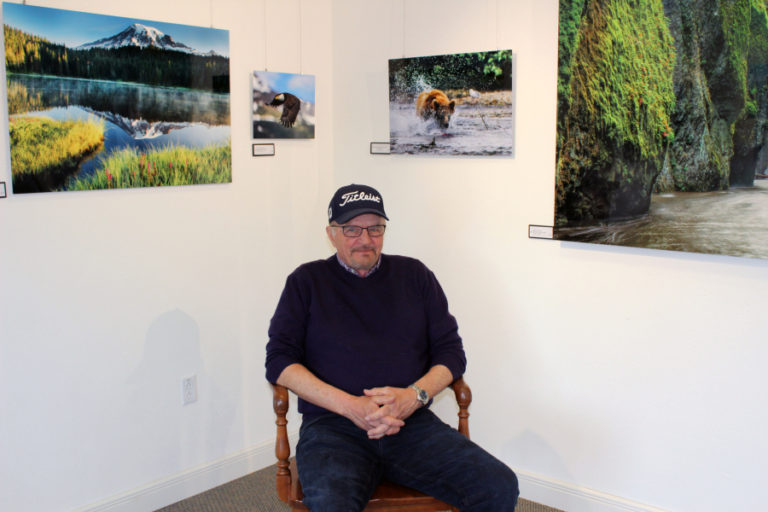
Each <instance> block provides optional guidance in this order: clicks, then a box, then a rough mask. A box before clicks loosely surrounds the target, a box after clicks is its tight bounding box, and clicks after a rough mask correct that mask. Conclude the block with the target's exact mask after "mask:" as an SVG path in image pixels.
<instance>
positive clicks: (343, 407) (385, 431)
mask: <svg viewBox="0 0 768 512" xmlns="http://www.w3.org/2000/svg"><path fill="white" fill-rule="evenodd" d="M277 383H278V384H280V385H281V386H285V387H286V388H288V389H290V390H291V391H293V392H294V393H296V394H297V395H298V396H299V397H301V398H302V399H304V400H306V401H308V402H311V403H313V404H315V405H318V406H320V407H322V408H324V409H327V410H329V411H331V412H335V413H336V414H340V415H342V416H344V417H345V418H347V419H349V420H350V421H352V422H353V423H354V424H355V425H357V426H358V427H360V428H361V429H363V430H365V431H366V432H367V433H368V437H370V438H371V439H379V438H381V437H383V436H385V435H392V434H396V433H398V432H399V431H400V427H402V426H403V425H404V424H405V423H404V422H403V421H402V419H400V418H396V417H393V416H392V415H389V414H379V415H376V416H374V414H375V413H376V412H377V411H380V405H385V404H389V403H391V402H392V401H393V398H391V397H386V396H381V397H377V399H376V400H374V399H371V398H369V397H367V396H354V395H350V394H349V393H347V392H345V391H343V390H341V389H339V388H337V387H334V386H331V385H330V384H328V383H326V382H323V381H322V380H320V379H318V378H317V377H316V376H315V375H314V374H313V373H312V372H310V371H309V370H308V369H307V368H306V367H305V366H304V365H301V364H298V363H295V364H291V365H289V366H287V367H286V368H285V369H284V370H283V371H282V372H281V373H280V376H279V377H278V378H277ZM424 389H426V388H424ZM410 391H412V392H413V390H412V389H411V390H410ZM366 417H372V418H371V419H370V420H368V419H366Z"/></svg>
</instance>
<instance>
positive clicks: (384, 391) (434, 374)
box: [365, 364, 453, 421]
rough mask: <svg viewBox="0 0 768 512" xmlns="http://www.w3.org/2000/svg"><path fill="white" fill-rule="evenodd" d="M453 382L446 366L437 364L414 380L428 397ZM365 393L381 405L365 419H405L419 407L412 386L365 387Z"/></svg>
mask: <svg viewBox="0 0 768 512" xmlns="http://www.w3.org/2000/svg"><path fill="white" fill-rule="evenodd" d="M451 382H453V374H452V373H451V370H449V369H448V367H447V366H444V365H442V364H437V365H435V366H433V367H432V368H430V369H429V371H428V372H427V373H425V374H424V375H423V376H422V377H421V378H420V379H419V380H417V381H416V382H414V384H416V385H417V386H418V387H420V388H421V389H423V390H424V391H426V392H427V394H428V395H429V396H430V398H433V397H434V396H435V395H437V394H438V393H440V392H441V391H442V390H444V389H445V388H446V387H448V385H449V384H450V383H451ZM365 395H366V396H369V397H371V398H373V401H374V402H376V403H377V404H378V405H380V406H381V407H380V408H379V410H378V411H374V412H373V413H372V414H370V415H368V416H366V417H365V420H366V421H380V420H381V418H382V417H385V416H393V417H395V418H398V419H400V420H405V419H407V418H408V417H409V416H410V415H411V414H413V413H414V412H416V409H418V408H419V407H421V402H419V400H418V399H417V398H416V390H415V389H413V388H410V387H409V388H395V387H390V386H387V387H382V388H373V389H366V390H365Z"/></svg>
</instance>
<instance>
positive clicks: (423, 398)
mask: <svg viewBox="0 0 768 512" xmlns="http://www.w3.org/2000/svg"><path fill="white" fill-rule="evenodd" d="M410 387H411V388H413V389H415V390H416V399H417V400H418V401H419V402H421V405H427V404H428V403H429V394H428V393H427V392H426V391H424V390H423V389H421V388H420V387H419V386H417V385H416V384H411V385H410Z"/></svg>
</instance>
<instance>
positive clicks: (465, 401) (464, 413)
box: [451, 377, 472, 438]
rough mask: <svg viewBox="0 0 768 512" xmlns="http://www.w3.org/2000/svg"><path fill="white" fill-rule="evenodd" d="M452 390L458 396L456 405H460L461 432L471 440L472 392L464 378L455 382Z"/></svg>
mask: <svg viewBox="0 0 768 512" xmlns="http://www.w3.org/2000/svg"><path fill="white" fill-rule="evenodd" d="M451 388H453V393H454V394H455V395H456V403H458V404H459V432H461V433H462V434H464V435H465V436H467V438H469V404H470V403H472V390H471V389H469V384H467V383H466V382H465V381H464V378H463V377H459V378H458V379H456V380H455V381H453V383H452V384H451Z"/></svg>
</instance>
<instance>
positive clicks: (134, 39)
mask: <svg viewBox="0 0 768 512" xmlns="http://www.w3.org/2000/svg"><path fill="white" fill-rule="evenodd" d="M126 46H136V47H139V48H149V47H155V48H158V49H161V50H173V51H177V52H184V53H192V54H195V55H203V52H201V51H198V50H195V49H194V48H190V47H189V46H187V45H185V44H184V43H180V42H178V41H174V39H173V38H172V37H171V36H169V35H168V34H164V33H162V32H160V31H159V30H157V29H156V28H155V27H148V26H147V25H142V24H141V23H134V24H133V25H131V26H130V27H128V28H126V29H125V30H123V31H122V32H120V33H118V34H115V35H113V36H111V37H105V38H103V39H99V40H97V41H92V42H90V43H85V44H81V45H80V46H78V47H77V49H78V50H89V49H91V48H103V49H106V50H113V49H116V48H123V47H126ZM211 54H214V53H213V52H212V51H211V52H207V53H206V55H211Z"/></svg>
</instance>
